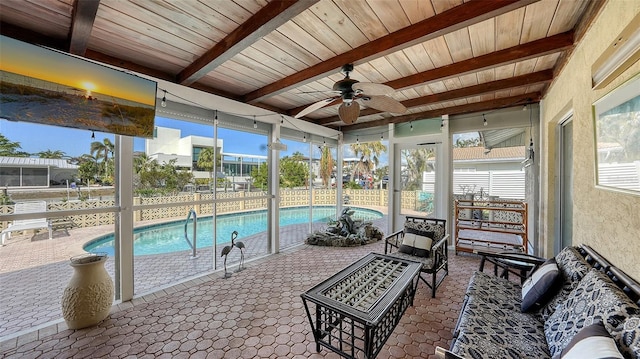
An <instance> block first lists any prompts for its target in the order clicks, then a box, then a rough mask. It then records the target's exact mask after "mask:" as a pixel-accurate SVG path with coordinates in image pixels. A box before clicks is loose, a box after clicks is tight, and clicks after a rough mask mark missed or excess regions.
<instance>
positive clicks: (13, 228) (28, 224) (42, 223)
mask: <svg viewBox="0 0 640 359" xmlns="http://www.w3.org/2000/svg"><path fill="white" fill-rule="evenodd" d="M46 211H47V202H45V201H32V202H18V203H16V204H15V208H14V211H13V214H25V213H35V212H46ZM42 228H47V229H48V230H49V239H51V238H52V237H53V228H52V226H51V221H49V220H47V219H46V218H35V219H19V220H15V221H13V223H11V224H10V225H9V227H8V228H7V229H5V230H3V231H2V245H3V246H4V242H5V239H6V238H7V237H8V238H11V232H18V231H27V230H31V229H42Z"/></svg>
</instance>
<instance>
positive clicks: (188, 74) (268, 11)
mask: <svg viewBox="0 0 640 359" xmlns="http://www.w3.org/2000/svg"><path fill="white" fill-rule="evenodd" d="M318 1H320V0H293V1H292V0H286V1H271V2H269V3H268V4H267V5H265V6H264V7H263V8H262V9H260V10H259V11H258V12H256V13H255V14H254V15H253V16H251V17H250V18H249V19H248V20H247V21H246V22H245V23H243V24H242V25H240V26H238V27H237V28H236V29H235V30H233V31H232V32H231V33H230V34H229V35H227V37H225V38H224V39H222V40H221V41H220V42H218V43H217V44H216V45H215V46H214V47H212V48H211V49H209V50H208V51H207V52H205V53H204V55H202V56H200V58H198V59H197V60H196V61H194V62H193V63H191V64H190V65H189V66H187V67H186V68H185V69H184V70H182V71H181V72H180V73H179V74H178V76H177V82H178V83H179V84H181V85H185V86H189V85H191V84H192V83H194V82H196V81H198V80H199V79H200V78H202V77H204V76H205V75H206V74H208V73H209V72H211V71H212V70H213V69H215V68H216V67H218V66H220V65H222V64H223V63H224V62H226V61H228V60H230V59H231V58H233V57H234V56H236V55H237V54H239V53H240V52H241V51H243V50H244V49H246V48H247V47H249V46H251V45H252V44H253V43H255V42H256V41H258V40H260V39H261V38H262V37H264V36H266V35H267V34H269V33H270V32H272V31H275V30H276V29H277V28H278V27H280V26H281V25H283V24H284V23H286V22H288V21H290V20H291V19H293V18H294V17H295V16H297V15H298V14H300V13H301V12H303V11H304V10H306V9H308V8H309V7H310V6H312V5H313V4H315V3H317V2H318Z"/></svg>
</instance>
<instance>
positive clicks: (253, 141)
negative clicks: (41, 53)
mask: <svg viewBox="0 0 640 359" xmlns="http://www.w3.org/2000/svg"><path fill="white" fill-rule="evenodd" d="M155 124H156V126H162V127H170V128H179V129H180V130H181V136H183V137H184V136H189V135H197V136H204V137H211V138H213V130H212V129H213V128H212V127H211V126H205V125H201V124H195V123H189V122H184V121H176V120H172V119H166V118H162V117H156V123H155ZM0 133H1V134H2V135H4V136H5V137H7V138H8V139H9V141H13V142H19V143H20V145H21V149H20V151H24V152H28V153H32V154H35V153H38V152H42V151H47V150H51V151H56V150H60V151H63V152H64V153H65V155H66V156H70V157H77V156H80V155H82V154H85V153H90V148H91V143H92V142H94V141H100V142H102V140H103V139H104V138H108V139H109V140H111V142H114V138H115V136H114V135H113V134H109V133H101V132H95V138H92V137H91V136H92V132H91V131H87V130H78V129H73V128H66V127H57V126H48V125H40V124H33V123H28V122H14V121H7V120H3V119H0ZM218 137H219V138H222V139H223V151H224V152H225V153H242V154H250V155H262V156H267V155H268V149H267V147H266V145H267V137H266V136H265V135H258V134H251V133H246V132H241V131H236V130H229V129H224V128H219V129H218ZM282 142H283V143H284V144H286V145H287V151H286V152H284V153H281V156H287V155H291V154H292V153H294V152H296V151H299V152H301V153H303V154H305V155H306V154H307V153H308V151H309V144H308V143H303V142H299V141H287V140H282ZM385 144H386V143H385ZM134 151H144V139H142V138H134ZM317 156H319V154H318V152H317V151H316V153H314V157H317ZM352 156H353V154H352V153H350V151H348V150H347V151H345V157H352ZM381 162H383V163H386V162H387V161H386V155H385V156H381Z"/></svg>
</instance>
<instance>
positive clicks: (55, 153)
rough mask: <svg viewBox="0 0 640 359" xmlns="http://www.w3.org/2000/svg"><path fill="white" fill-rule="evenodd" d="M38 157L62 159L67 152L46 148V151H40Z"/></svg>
mask: <svg viewBox="0 0 640 359" xmlns="http://www.w3.org/2000/svg"><path fill="white" fill-rule="evenodd" d="M38 157H40V158H54V159H61V158H63V157H65V153H64V152H63V151H60V150H55V151H52V150H46V151H40V152H38Z"/></svg>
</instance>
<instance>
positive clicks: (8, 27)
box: [0, 22, 69, 52]
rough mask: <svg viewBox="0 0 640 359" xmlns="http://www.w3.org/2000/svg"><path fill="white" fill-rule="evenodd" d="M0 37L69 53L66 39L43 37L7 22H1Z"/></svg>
mask: <svg viewBox="0 0 640 359" xmlns="http://www.w3.org/2000/svg"><path fill="white" fill-rule="evenodd" d="M0 35H2V36H7V37H10V38H12V39H16V40H18V41H22V42H26V43H29V44H35V45H41V46H46V47H50V48H52V49H56V50H60V51H65V52H66V51H67V50H68V48H69V46H68V42H67V40H66V39H55V38H52V37H46V36H42V34H39V33H37V32H35V31H32V30H28V29H25V28H22V27H19V26H15V25H13V24H9V23H6V22H0Z"/></svg>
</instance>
